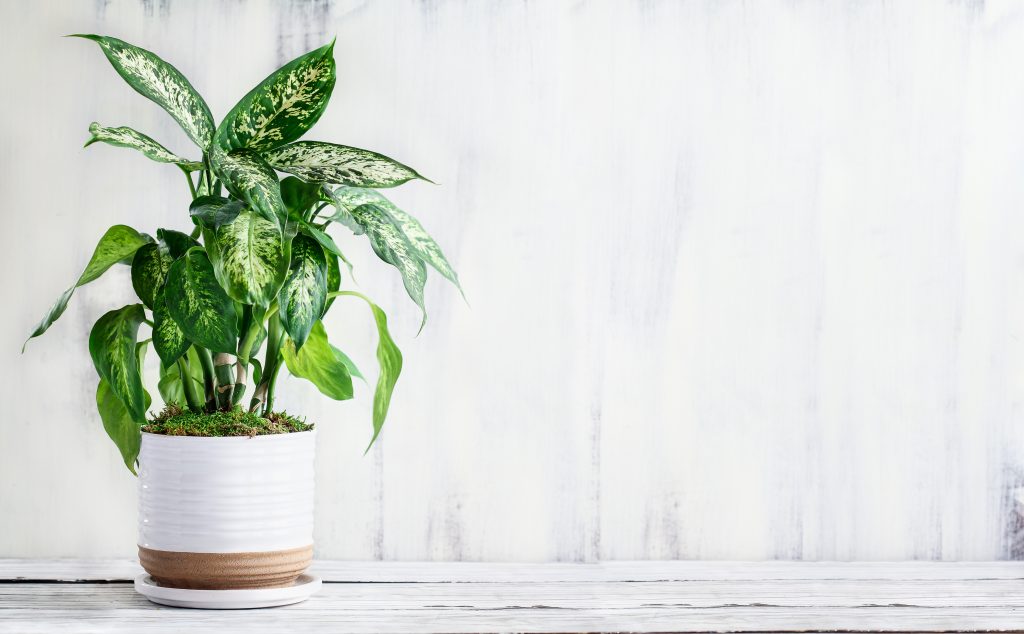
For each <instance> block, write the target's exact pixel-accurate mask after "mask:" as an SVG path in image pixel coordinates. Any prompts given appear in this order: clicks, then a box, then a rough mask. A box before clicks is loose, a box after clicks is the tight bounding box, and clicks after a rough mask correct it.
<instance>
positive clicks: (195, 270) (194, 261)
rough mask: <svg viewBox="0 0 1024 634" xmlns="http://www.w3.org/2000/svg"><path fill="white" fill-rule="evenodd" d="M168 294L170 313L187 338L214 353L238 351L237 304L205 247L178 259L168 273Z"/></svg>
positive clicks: (165, 292) (195, 249) (166, 295)
mask: <svg viewBox="0 0 1024 634" xmlns="http://www.w3.org/2000/svg"><path fill="white" fill-rule="evenodd" d="M164 297H165V298H166V301H167V312H168V313H169V314H170V316H171V318H172V319H173V320H174V321H175V322H176V323H177V324H178V327H179V328H181V331H182V332H183V333H184V335H185V338H186V339H188V340H190V341H194V342H195V343H197V344H199V345H200V346H202V347H204V348H207V349H208V350H211V351H213V352H226V353H228V354H234V353H235V349H236V347H237V345H238V316H237V314H236V313H235V304H234V302H232V301H231V298H230V297H228V296H227V294H226V293H225V292H224V289H222V288H221V286H220V284H218V283H217V279H216V278H215V277H214V273H213V265H212V264H210V259H209V258H208V257H207V255H206V253H205V252H204V251H203V249H202V248H200V247H193V248H192V249H189V251H188V253H186V254H185V255H184V256H183V257H181V258H179V259H177V260H175V261H174V264H172V265H171V268H170V270H169V271H168V272H167V282H166V283H165V285H164ZM161 357H162V356H161Z"/></svg>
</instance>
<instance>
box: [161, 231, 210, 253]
mask: <svg viewBox="0 0 1024 634" xmlns="http://www.w3.org/2000/svg"><path fill="white" fill-rule="evenodd" d="M156 237H157V239H159V240H160V242H162V243H163V244H164V246H166V247H167V252H168V253H169V254H170V255H171V257H172V258H174V259H175V260H177V259H178V258H180V257H181V256H183V255H185V253H186V252H187V251H188V250H189V249H191V248H192V247H198V246H199V242H197V241H196V239H195V238H193V237H192V236H190V235H188V234H187V233H182V232H180V231H175V230H174V229H157V230H156Z"/></svg>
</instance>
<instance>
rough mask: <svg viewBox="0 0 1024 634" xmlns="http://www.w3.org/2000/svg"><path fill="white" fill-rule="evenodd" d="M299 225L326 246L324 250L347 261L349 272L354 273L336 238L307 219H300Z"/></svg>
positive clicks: (303, 230) (304, 231)
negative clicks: (335, 240)
mask: <svg viewBox="0 0 1024 634" xmlns="http://www.w3.org/2000/svg"><path fill="white" fill-rule="evenodd" d="M299 225H300V227H301V229H302V232H303V233H305V234H306V235H308V236H310V237H311V238H313V239H314V240H316V241H317V242H319V243H320V246H322V247H323V248H324V251H326V252H327V253H329V254H331V255H334V256H336V257H339V258H341V261H342V262H344V263H345V266H346V267H348V274H349V275H352V263H351V262H349V261H348V258H346V257H345V254H344V253H342V252H341V249H339V248H338V245H337V243H335V242H334V238H332V237H331V236H329V235H327V234H326V233H324V232H323V231H320V230H319V229H317V228H316V227H314V226H313V225H311V224H310V223H308V222H306V221H305V220H301V221H299ZM334 290H337V289H334Z"/></svg>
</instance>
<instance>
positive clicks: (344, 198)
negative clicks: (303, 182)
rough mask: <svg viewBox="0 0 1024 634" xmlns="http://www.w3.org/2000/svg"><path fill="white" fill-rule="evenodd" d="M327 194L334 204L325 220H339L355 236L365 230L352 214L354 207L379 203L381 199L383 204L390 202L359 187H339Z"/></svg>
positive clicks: (370, 190) (372, 191)
mask: <svg viewBox="0 0 1024 634" xmlns="http://www.w3.org/2000/svg"><path fill="white" fill-rule="evenodd" d="M327 195H328V197H329V198H330V199H331V203H332V204H333V205H334V214H333V215H332V216H330V217H328V218H326V220H329V221H330V222H340V223H341V224H343V225H345V226H346V227H348V228H349V230H350V231H352V233H354V234H356V235H357V236H361V235H363V234H364V233H366V231H365V230H363V226H362V225H361V224H359V223H358V222H356V219H355V217H354V216H353V215H352V212H353V211H355V209H356V207H358V206H360V205H367V204H370V205H373V204H377V205H380V204H381V202H382V201H383V203H384V204H387V203H390V202H391V201H389V200H388V199H386V198H384V196H382V195H381V194H378V193H377V192H375V191H374V190H372V189H363V188H361V187H339V188H337V189H335V190H334V191H328V192H327Z"/></svg>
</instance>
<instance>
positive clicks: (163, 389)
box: [157, 349, 204, 407]
mask: <svg viewBox="0 0 1024 634" xmlns="http://www.w3.org/2000/svg"><path fill="white" fill-rule="evenodd" d="M188 358H189V366H188V367H189V373H190V378H191V380H192V383H193V385H194V387H195V389H196V391H197V392H198V393H200V394H202V393H203V389H204V386H203V369H202V367H201V365H200V361H199V357H198V355H196V353H195V351H194V349H190V350H189V353H188ZM193 360H194V362H193ZM157 388H158V389H159V390H160V397H161V398H162V399H163V401H164V403H167V404H170V403H176V404H177V405H179V406H181V407H186V406H187V405H188V400H187V399H186V398H185V388H184V386H183V385H182V383H181V370H179V369H178V364H177V363H172V364H171V365H165V364H163V363H161V364H160V381H159V383H158V384H157Z"/></svg>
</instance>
